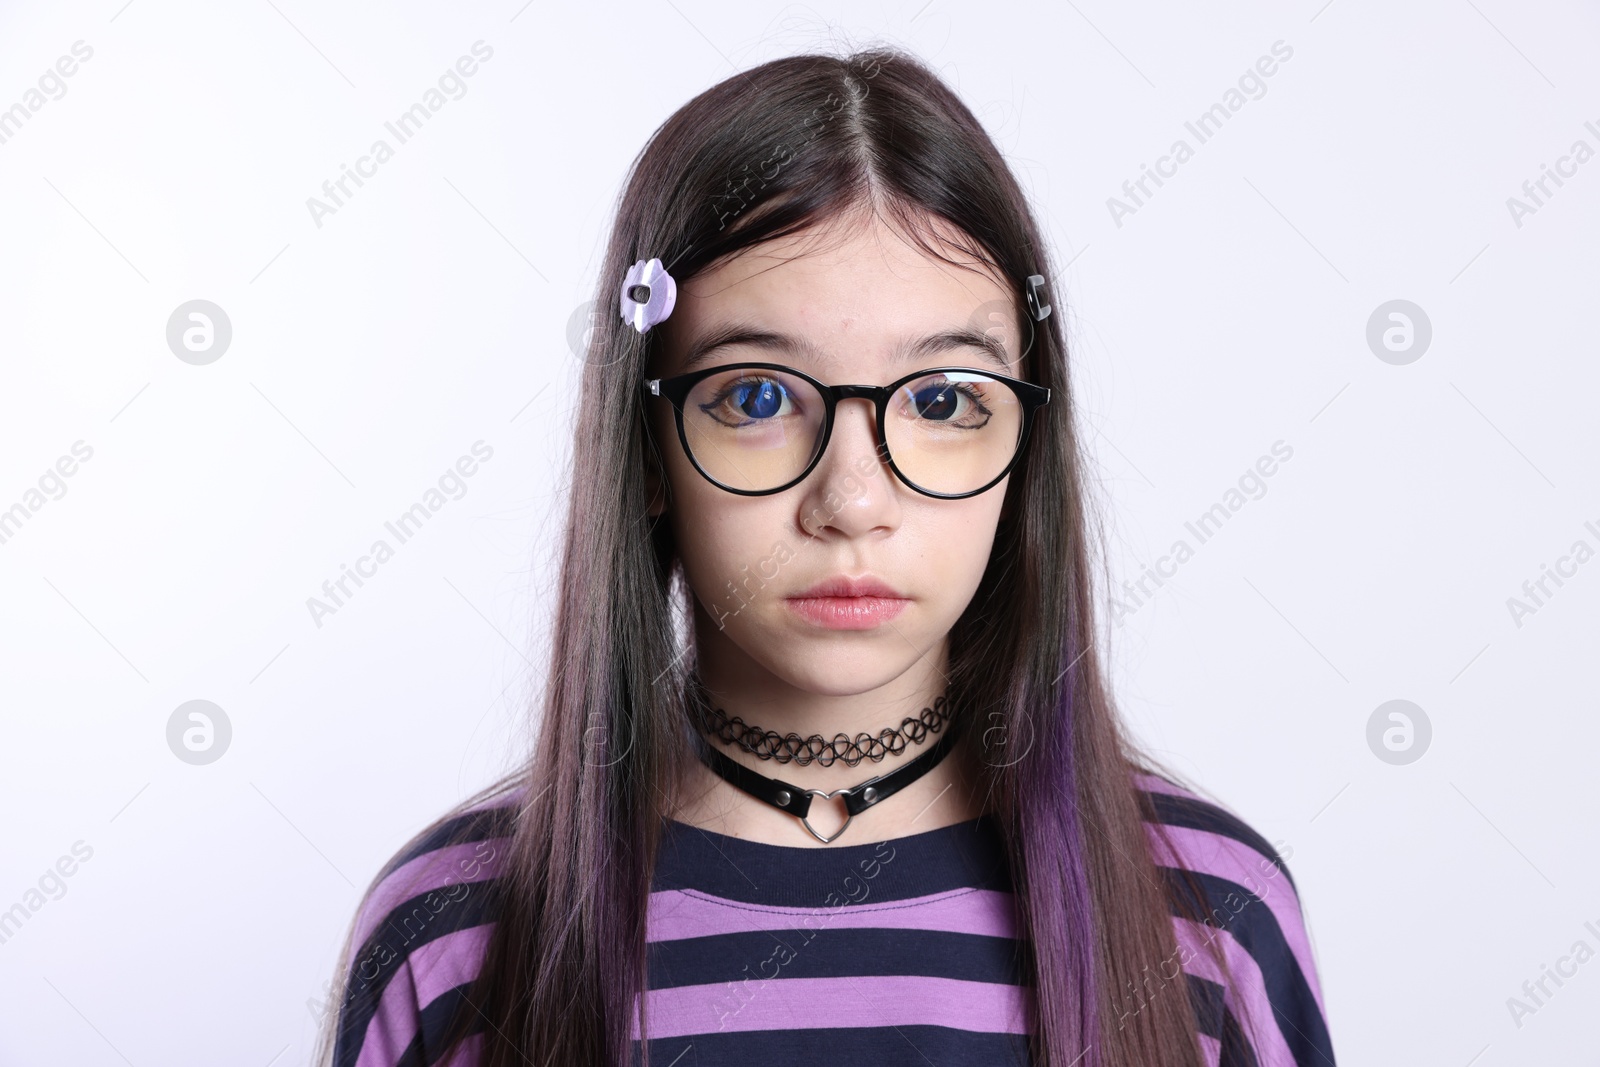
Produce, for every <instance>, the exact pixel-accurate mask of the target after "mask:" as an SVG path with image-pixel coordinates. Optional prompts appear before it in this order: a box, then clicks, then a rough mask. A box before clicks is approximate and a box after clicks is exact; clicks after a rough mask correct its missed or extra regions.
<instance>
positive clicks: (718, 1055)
mask: <svg viewBox="0 0 1600 1067" xmlns="http://www.w3.org/2000/svg"><path fill="white" fill-rule="evenodd" d="M639 1046H640V1042H638V1041H634V1042H633V1050H634V1058H633V1063H634V1064H635V1065H636V1067H637V1065H638V1064H639V1063H640V1057H639ZM1028 1062H1029V1060H1028V1037H1027V1035H1026V1034H986V1033H976V1032H973V1031H970V1030H954V1029H950V1028H947V1027H943V1026H872V1027H843V1028H837V1029H834V1028H827V1029H822V1028H818V1029H805V1030H756V1031H743V1032H730V1033H723V1034H695V1035H693V1036H692V1037H671V1038H652V1039H651V1040H650V1067H668V1065H670V1067H752V1065H754V1064H792V1063H826V1064H827V1065H828V1067H928V1065H929V1064H936V1065H937V1067H1026V1065H1027V1064H1028Z"/></svg>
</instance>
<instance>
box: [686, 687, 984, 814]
mask: <svg viewBox="0 0 1600 1067" xmlns="http://www.w3.org/2000/svg"><path fill="white" fill-rule="evenodd" d="M941 700H942V698H941ZM948 721H949V726H950V728H949V729H948V730H946V731H945V733H944V736H943V737H941V738H940V739H939V742H938V744H936V745H934V746H933V747H932V748H930V749H929V750H928V751H926V752H924V753H923V754H922V755H920V756H918V757H916V758H915V759H913V760H911V761H910V762H909V763H906V764H905V765H903V766H901V767H897V768H895V769H894V770H892V771H890V772H888V773H887V774H880V775H876V776H874V777H872V778H868V779H867V780H866V781H864V782H860V783H858V784H856V785H853V786H848V787H845V788H842V789H834V790H832V791H829V792H824V791H823V790H821V789H804V788H802V787H800V786H797V785H790V784H789V783H788V782H785V781H783V780H782V779H779V778H768V777H767V776H766V775H764V774H758V773H756V772H755V771H753V770H751V769H750V768H748V767H746V766H745V765H744V764H742V763H739V762H738V761H736V760H733V759H730V758H728V757H727V756H725V755H723V754H722V753H721V752H718V751H717V750H716V749H714V748H712V747H711V745H710V744H709V743H708V742H707V741H706V739H705V737H704V736H703V735H701V734H700V733H699V732H698V731H696V732H695V735H694V737H695V748H696V750H697V752H698V754H699V756H700V759H701V762H703V763H705V765H706V766H707V767H709V768H711V770H712V771H713V772H715V773H716V774H717V775H719V776H720V777H721V778H722V779H723V780H725V781H727V782H728V783H730V784H731V785H734V786H737V787H738V788H740V789H742V790H744V791H745V792H746V793H748V794H750V795H751V796H753V797H755V798H756V799H757V800H762V801H765V802H766V803H768V804H771V805H772V806H773V807H775V808H777V809H778V810H779V811H784V812H788V813H789V814H790V815H793V816H794V817H795V818H797V819H799V820H800V825H802V826H804V827H805V828H806V831H807V832H808V833H810V834H811V836H812V837H814V838H816V839H817V840H818V841H821V842H822V843H823V844H825V845H826V844H831V843H832V842H834V841H837V840H838V839H839V835H840V834H843V833H844V832H845V830H846V829H847V828H848V827H849V825H850V821H851V820H852V819H854V818H855V817H856V816H857V815H860V814H861V813H862V812H863V811H866V810H867V809H868V808H870V807H872V805H874V804H877V803H879V802H880V801H883V800H887V799H888V798H889V797H891V796H893V795H894V794H896V793H898V792H899V791H900V790H902V789H904V788H905V787H906V786H908V785H910V784H911V783H912V782H915V781H916V780H917V779H918V778H921V777H922V776H923V775H925V774H927V773H928V772H929V771H931V770H933V769H934V768H935V767H937V766H938V765H939V762H940V761H941V760H943V759H944V757H945V756H946V755H948V754H949V752H950V750H951V749H952V748H953V747H954V746H955V742H956V739H957V737H958V736H959V734H960V720H958V719H956V718H954V717H951V718H949V720H948ZM901 750H902V751H903V746H902V749H901ZM880 758H881V757H880ZM813 797H822V798H823V799H832V798H833V797H843V798H844V810H845V818H844V825H842V826H840V827H839V829H838V830H837V831H835V832H834V834H833V836H831V837H823V836H822V835H821V834H819V833H817V831H816V828H815V827H813V826H812V825H811V822H810V820H809V819H808V818H807V817H806V816H807V815H809V814H810V812H811V800H812V798H813Z"/></svg>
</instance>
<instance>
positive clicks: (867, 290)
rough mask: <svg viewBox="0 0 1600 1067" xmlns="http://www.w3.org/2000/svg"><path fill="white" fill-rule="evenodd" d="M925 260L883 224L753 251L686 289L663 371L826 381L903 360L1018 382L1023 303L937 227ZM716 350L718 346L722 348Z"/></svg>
mask: <svg viewBox="0 0 1600 1067" xmlns="http://www.w3.org/2000/svg"><path fill="white" fill-rule="evenodd" d="M933 226H934V227H935V229H934V233H933V234H931V235H929V237H928V238H927V239H929V240H932V241H934V242H935V243H936V247H938V249H939V252H940V253H941V255H943V256H946V257H948V258H949V259H951V260H955V261H956V262H954V263H951V262H946V261H945V260H944V259H941V258H939V257H938V256H934V255H931V254H929V252H927V251H925V250H924V249H923V248H921V247H919V246H918V245H917V244H916V243H914V242H913V241H912V240H909V239H907V238H906V237H904V236H902V235H901V234H900V233H899V231H897V230H896V229H894V228H892V227H891V226H889V225H888V224H887V223H885V222H883V221H882V220H879V219H877V218H876V217H875V216H874V217H873V218H872V219H871V220H870V221H868V222H864V223H863V222H859V221H842V222H837V223H833V224H830V225H827V226H825V227H823V228H813V229H810V230H806V231H802V232H801V233H797V234H792V235H789V236H787V237H784V238H780V239H777V240H774V241H769V242H766V243H765V244H761V245H756V246H753V247H751V248H749V249H746V250H744V251H743V252H741V253H739V254H738V255H736V256H735V257H733V258H731V259H729V260H727V261H725V262H723V263H721V264H718V265H717V266H715V267H714V268H713V269H710V270H706V271H703V272H702V273H700V274H699V275H697V276H695V277H694V278H691V279H689V280H688V281H686V282H684V283H682V284H680V285H679V286H678V299H677V303H676V304H675V306H674V308H673V312H672V315H671V316H670V317H669V318H668V319H667V320H666V321H665V322H663V323H662V324H661V327H660V328H661V329H662V330H663V334H662V336H663V340H664V345H663V350H662V352H663V356H664V357H665V361H666V364H667V366H665V367H664V368H663V373H671V374H679V373H685V372H687V371H689V370H693V369H696V368H698V367H701V366H714V365H716V364H718V363H725V362H731V361H735V360H738V359H759V360H769V359H780V360H782V361H783V362H792V363H794V364H795V365H797V366H804V367H806V368H808V369H813V370H817V371H823V372H830V373H831V372H838V371H840V370H843V369H844V368H846V367H859V368H862V370H863V373H866V372H867V371H869V370H871V371H879V370H887V369H888V368H890V367H891V366H894V365H896V364H897V363H899V362H903V361H905V360H907V359H915V358H919V357H924V356H925V357H933V356H936V355H938V354H940V353H944V354H945V357H946V358H944V359H943V360H942V361H943V362H949V363H967V362H973V361H975V360H976V361H977V362H978V363H979V364H980V365H992V366H994V369H999V370H1001V371H1002V372H1003V373H1015V372H1016V371H1017V370H1018V367H1017V365H1016V361H1017V360H1018V359H1019V357H1020V354H1021V347H1020V346H1019V345H1017V344H1016V343H1015V340H1016V339H1015V336H1014V335H1015V333H1016V322H1017V312H1018V303H1017V300H1016V299H1015V297H1014V295H1013V294H1012V293H1011V291H1010V288H1009V286H1008V285H1007V284H1005V283H1004V282H1003V281H1002V280H1001V279H1000V277H999V274H998V272H997V271H995V270H994V269H993V268H992V267H990V266H988V265H987V264H984V263H982V262H980V261H979V260H977V259H975V258H973V257H972V256H971V254H970V253H968V252H965V251H963V250H961V249H960V248H958V247H956V246H955V244H954V242H953V241H952V240H951V237H952V236H953V233H954V232H953V230H952V229H951V227H949V226H948V224H943V225H940V224H939V223H937V222H936V223H934V224H933ZM711 346H715V347H714V348H713V347H711Z"/></svg>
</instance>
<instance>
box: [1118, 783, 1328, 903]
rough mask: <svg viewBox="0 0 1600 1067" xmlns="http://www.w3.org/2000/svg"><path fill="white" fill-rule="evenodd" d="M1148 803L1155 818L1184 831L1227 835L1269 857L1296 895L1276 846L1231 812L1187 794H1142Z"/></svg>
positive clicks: (1287, 869)
mask: <svg viewBox="0 0 1600 1067" xmlns="http://www.w3.org/2000/svg"><path fill="white" fill-rule="evenodd" d="M1144 795H1145V797H1146V798H1148V800H1149V802H1150V806H1151V808H1152V810H1153V811H1154V813H1155V821H1156V822H1159V823H1164V824H1165V825H1167V826H1180V827H1183V828H1185V829H1188V830H1204V831H1205V832H1206V833H1210V834H1219V835H1221V836H1222V837H1227V838H1231V839H1232V840H1234V841H1237V842H1239V843H1240V844H1241V845H1244V846H1246V847H1248V848H1251V849H1254V850H1255V851H1257V852H1259V853H1261V855H1262V857H1263V858H1264V859H1268V860H1271V861H1272V863H1273V865H1274V866H1276V867H1277V868H1278V871H1279V873H1281V874H1282V875H1283V876H1284V877H1285V878H1288V879H1289V888H1291V889H1294V890H1295V892H1296V894H1298V893H1299V889H1298V888H1297V887H1296V886H1295V884H1294V878H1293V877H1291V876H1290V874H1289V868H1288V867H1287V866H1285V865H1284V862H1283V857H1281V856H1279V855H1278V851H1277V849H1275V848H1273V847H1272V845H1271V844H1269V843H1268V841H1267V839H1266V838H1264V837H1262V836H1261V835H1260V834H1258V833H1257V832H1256V831H1255V830H1253V829H1251V828H1250V826H1249V825H1247V824H1246V823H1245V822H1244V821H1243V820H1241V819H1240V818H1239V817H1238V816H1237V815H1234V814H1232V813H1231V812H1227V811H1224V810H1223V809H1222V808H1219V807H1217V806H1216V805H1215V804H1210V803H1207V802H1206V801H1204V800H1200V799H1198V798H1191V797H1180V796H1174V795H1173V794H1171V793H1145V794H1144Z"/></svg>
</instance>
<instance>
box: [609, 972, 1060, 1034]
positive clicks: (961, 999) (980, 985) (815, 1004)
mask: <svg viewBox="0 0 1600 1067" xmlns="http://www.w3.org/2000/svg"><path fill="white" fill-rule="evenodd" d="M647 997H648V1000H647V1002H646V1008H647V1010H648V1012H649V1027H650V1036H651V1037H652V1038H662V1037H688V1036H692V1035H694V1034H715V1033H719V1032H720V1033H735V1032H745V1031H752V1030H799V1029H807V1030H812V1029H832V1028H837V1027H866V1026H943V1027H947V1028H949V1029H952V1030H969V1031H975V1032H978V1033H1001V1034H1026V1033H1030V1032H1031V1031H1032V1028H1033V1023H1034V1019H1033V1013H1034V997H1033V990H1032V989H1031V988H1029V987H1027V986H1014V985H1004V984H1001V983H994V982H963V981H958V980H956V979H953V978H927V977H922V976H919V975H891V976H862V977H859V978H774V979H769V980H768V981H765V982H761V983H759V984H757V983H749V982H723V983H716V984H711V985H695V986H679V987H677V988H674V989H652V990H650V991H649V993H648V994H647ZM631 1036H632V1037H633V1039H634V1040H635V1041H637V1040H638V1039H639V1023H638V1019H637V1016H635V1018H634V1022H633V1027H632V1034H631Z"/></svg>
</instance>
